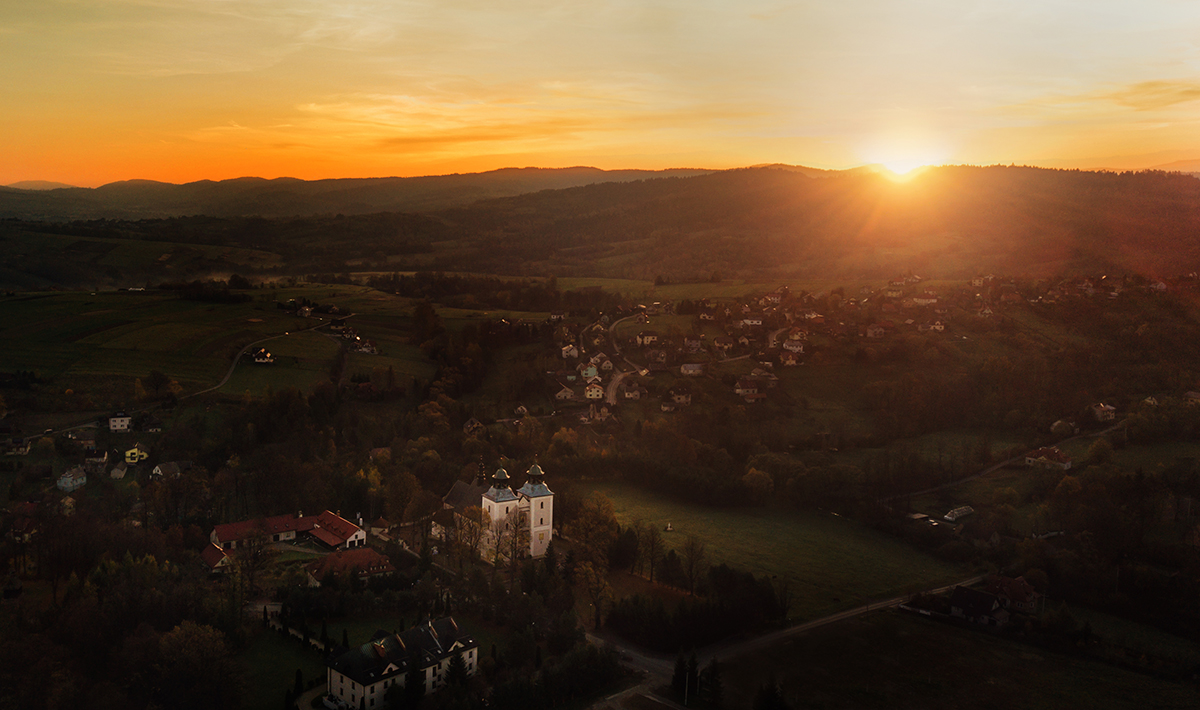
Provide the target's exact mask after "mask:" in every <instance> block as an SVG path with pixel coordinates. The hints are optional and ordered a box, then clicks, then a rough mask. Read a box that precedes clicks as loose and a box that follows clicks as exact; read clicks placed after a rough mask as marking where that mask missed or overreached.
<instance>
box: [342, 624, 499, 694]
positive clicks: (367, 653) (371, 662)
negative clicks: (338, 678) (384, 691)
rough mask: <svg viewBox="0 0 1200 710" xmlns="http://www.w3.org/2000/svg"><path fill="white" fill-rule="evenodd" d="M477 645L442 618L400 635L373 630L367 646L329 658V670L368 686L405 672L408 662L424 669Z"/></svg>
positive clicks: (456, 626)
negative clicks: (373, 632)
mask: <svg viewBox="0 0 1200 710" xmlns="http://www.w3.org/2000/svg"><path fill="white" fill-rule="evenodd" d="M456 646H457V648H456ZM478 646H479V642H478V641H476V640H475V639H474V638H473V637H472V636H471V635H470V634H467V633H465V632H463V631H462V630H460V629H459V628H458V624H456V623H455V622H454V619H453V618H451V617H446V618H442V619H438V620H437V621H427V622H425V623H423V624H418V625H417V626H414V627H413V628H411V629H409V630H408V631H405V632H403V633H400V634H394V633H389V632H387V631H382V630H380V631H376V632H375V635H374V636H372V637H371V640H370V641H368V642H367V643H364V644H362V645H361V646H358V647H356V648H351V649H349V650H347V651H346V652H344V653H342V654H341V655H338V656H336V657H335V658H333V659H331V660H330V661H329V667H330V668H332V669H333V670H335V671H338V672H339V673H342V674H343V675H346V676H348V677H349V678H350V679H351V680H353V681H354V682H356V683H360V684H362V685H371V684H374V683H377V682H379V681H380V680H383V679H384V678H388V677H393V676H397V675H400V674H402V673H404V672H406V671H407V670H408V667H409V663H412V662H415V663H416V664H417V667H418V668H427V667H429V666H431V665H433V664H434V663H437V662H438V661H440V660H442V659H444V658H446V657H448V656H450V655H451V654H452V653H453V654H458V653H462V652H463V651H466V650H469V649H471V648H477V647H478Z"/></svg>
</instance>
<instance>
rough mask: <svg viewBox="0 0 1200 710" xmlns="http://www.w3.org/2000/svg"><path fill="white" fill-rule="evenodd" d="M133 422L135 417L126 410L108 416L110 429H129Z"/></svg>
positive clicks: (117, 430) (118, 430) (116, 430)
mask: <svg viewBox="0 0 1200 710" xmlns="http://www.w3.org/2000/svg"><path fill="white" fill-rule="evenodd" d="M132 422H133V417H131V416H129V415H128V414H126V413H125V412H117V413H116V414H114V415H112V416H111V417H109V418H108V430H109V431H115V432H127V431H129V425H130V424H131V423H132Z"/></svg>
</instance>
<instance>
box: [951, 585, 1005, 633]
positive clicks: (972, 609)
mask: <svg viewBox="0 0 1200 710" xmlns="http://www.w3.org/2000/svg"><path fill="white" fill-rule="evenodd" d="M950 616H954V617H957V618H960V619H964V620H966V621H969V622H971V623H974V624H982V625H984V626H1004V625H1005V624H1007V623H1008V619H1009V613H1008V612H1007V611H1005V610H1004V608H1003V607H1002V606H1001V605H1000V600H999V599H997V598H996V595H995V594H988V593H987V592H984V591H981V590H978V589H971V588H969V587H955V588H954V590H953V591H952V592H951V593H950Z"/></svg>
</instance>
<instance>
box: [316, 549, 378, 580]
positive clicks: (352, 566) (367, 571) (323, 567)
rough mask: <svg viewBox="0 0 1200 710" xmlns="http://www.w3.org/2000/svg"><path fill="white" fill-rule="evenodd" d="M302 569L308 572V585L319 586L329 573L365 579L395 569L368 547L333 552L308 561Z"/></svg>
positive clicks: (336, 575)
mask: <svg viewBox="0 0 1200 710" xmlns="http://www.w3.org/2000/svg"><path fill="white" fill-rule="evenodd" d="M304 569H305V571H307V572H308V583H309V586H313V587H319V586H321V580H323V579H325V578H326V577H328V576H330V575H333V576H335V577H346V576H349V575H358V576H359V577H360V578H361V579H367V578H368V577H373V576H375V575H377V574H389V573H391V572H395V571H396V568H395V567H393V566H392V563H391V562H390V561H389V560H388V558H386V557H384V556H383V555H381V554H379V553H378V552H376V551H375V550H374V549H372V548H370V547H359V548H355V549H353V550H342V551H338V552H334V553H332V554H329V555H326V556H324V557H322V558H321V559H319V560H314V561H312V562H310V563H309V564H308V565H307V566H306V567H305V568H304Z"/></svg>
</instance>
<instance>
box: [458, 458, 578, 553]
mask: <svg viewBox="0 0 1200 710" xmlns="http://www.w3.org/2000/svg"><path fill="white" fill-rule="evenodd" d="M526 475H527V476H528V478H527V480H526V481H525V485H523V486H521V487H520V488H518V489H516V490H513V487H512V479H511V478H510V477H509V475H508V471H505V470H504V469H503V468H500V469H498V470H497V471H496V473H495V474H494V475H493V476H492V477H491V479H490V485H488V486H487V487H486V488H485V487H484V484H483V483H482V482H480V479H476V482H474V483H466V482H464V481H457V482H456V483H455V484H454V487H453V488H451V489H450V492H449V493H447V494H446V497H445V498H444V499H443V503H444V504H445V506H446V507H447V508H452V509H454V510H455V512H456V513H461V512H462V510H463V509H465V508H467V507H469V506H480V507H482V508H483V512H484V513H485V516H486V517H485V520H486V523H487V526H488V528H487V530H486V531H484V535H483V544H482V545H480V554H482V555H483V557H484V559H488V560H490V559H493V557H494V555H495V552H496V542H497V540H498V539H500V538H503V537H504V536H505V535H507V534H509V532H510V531H511V530H513V529H517V530H519V531H520V532H519V534H520V535H522V536H525V535H527V536H528V540H529V556H530V557H544V556H545V555H546V548H547V547H549V545H550V539H551V537H552V536H553V533H554V492H553V491H551V490H550V488H549V487H547V486H546V483H545V481H544V480H543V479H544V477H545V474H544V473H543V472H542V467H541V466H539V465H537V464H536V463H535V464H534V465H532V466H530V467H529V470H528V471H527V472H526ZM501 552H502V553H503V550H502V551H501Z"/></svg>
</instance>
